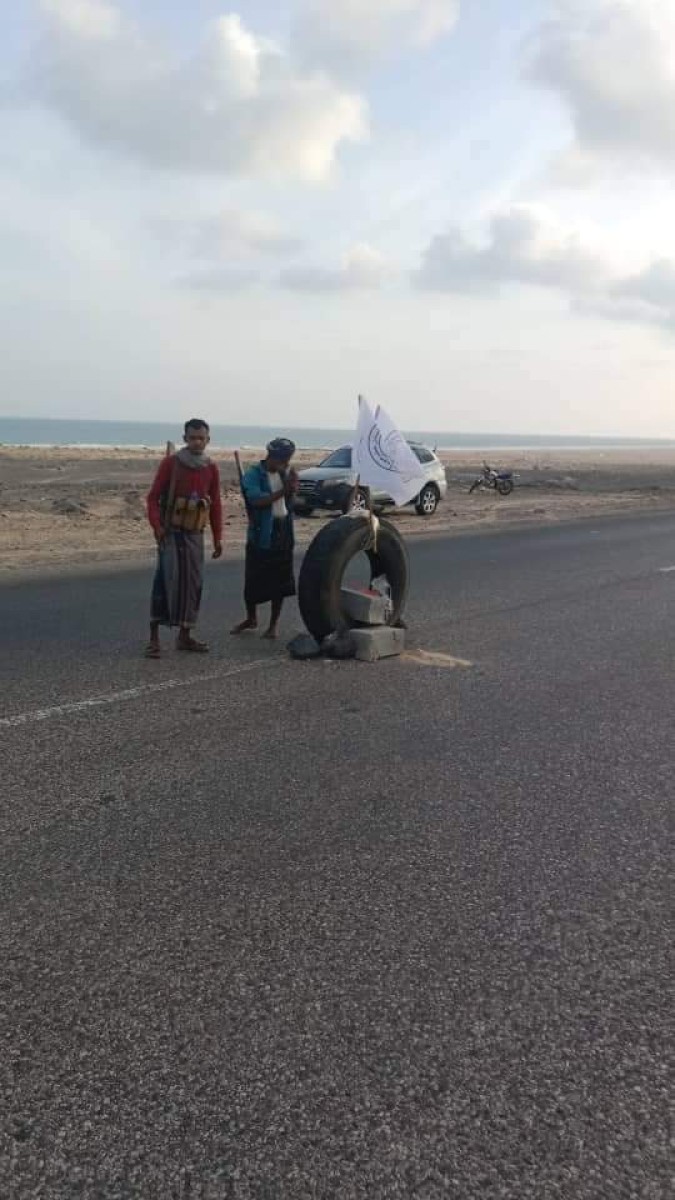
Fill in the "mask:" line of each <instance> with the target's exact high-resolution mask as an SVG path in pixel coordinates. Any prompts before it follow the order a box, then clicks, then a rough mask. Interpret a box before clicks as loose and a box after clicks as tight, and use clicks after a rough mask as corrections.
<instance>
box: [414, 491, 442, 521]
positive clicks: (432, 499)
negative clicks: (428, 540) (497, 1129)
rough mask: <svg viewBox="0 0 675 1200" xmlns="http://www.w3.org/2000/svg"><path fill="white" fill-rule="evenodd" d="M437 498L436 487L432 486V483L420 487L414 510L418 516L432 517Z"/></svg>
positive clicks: (438, 498) (436, 505) (436, 506)
mask: <svg viewBox="0 0 675 1200" xmlns="http://www.w3.org/2000/svg"><path fill="white" fill-rule="evenodd" d="M439 500H440V496H439V493H438V488H436V487H434V485H433V483H428V484H427V485H426V487H423V488H422V491H421V492H420V494H419V496H418V497H417V503H416V505H415V512H416V513H417V514H418V516H420V517H433V515H434V513H435V512H436V509H437V508H438V502H439Z"/></svg>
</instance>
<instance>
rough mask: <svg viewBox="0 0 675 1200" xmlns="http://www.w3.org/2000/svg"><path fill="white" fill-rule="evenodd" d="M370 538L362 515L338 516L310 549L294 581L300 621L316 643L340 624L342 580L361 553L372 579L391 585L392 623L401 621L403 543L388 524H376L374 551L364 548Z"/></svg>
mask: <svg viewBox="0 0 675 1200" xmlns="http://www.w3.org/2000/svg"><path fill="white" fill-rule="evenodd" d="M370 539H371V533H370V523H369V521H368V519H367V518H366V517H363V518H361V517H351V516H350V517H338V519H337V520H336V521H330V522H329V523H328V524H327V525H324V526H323V528H322V529H321V530H320V531H319V533H318V534H317V535H316V537H315V538H314V541H313V542H312V544H311V545H310V546H309V548H308V550H307V552H306V554H305V557H304V560H303V563H302V567H301V570H300V578H299V580H298V604H299V607H300V613H301V615H302V619H303V621H304V622H305V625H306V626H307V628H308V630H309V632H310V633H311V634H312V637H313V638H315V639H316V641H317V642H322V641H323V639H324V638H325V637H328V634H329V633H333V632H334V631H335V630H336V629H338V628H339V626H340V625H341V624H342V622H343V620H344V615H343V613H342V596H341V591H342V580H343V578H344V574H345V571H346V569H347V566H348V564H349V563H350V562H351V560H352V559H353V558H356V556H357V554H361V553H363V552H365V553H366V554H367V555H368V558H369V560H370V570H371V577H372V578H373V579H375V578H377V576H378V575H384V576H385V577H386V579H387V580H388V582H389V586H390V588H391V601H392V608H393V612H392V617H391V623H392V625H395V624H396V623H397V622H398V621H399V620H400V619H401V617H402V615H403V609H404V607H405V602H406V598H407V595H408V578H409V566H408V552H407V550H406V547H405V543H404V541H403V539H402V537H401V535H400V533H399V532H398V530H397V529H396V528H395V526H393V525H392V524H390V522H389V521H381V522H380V526H379V530H378V534H377V551H373V550H368V549H366V547H368V546H369V545H370Z"/></svg>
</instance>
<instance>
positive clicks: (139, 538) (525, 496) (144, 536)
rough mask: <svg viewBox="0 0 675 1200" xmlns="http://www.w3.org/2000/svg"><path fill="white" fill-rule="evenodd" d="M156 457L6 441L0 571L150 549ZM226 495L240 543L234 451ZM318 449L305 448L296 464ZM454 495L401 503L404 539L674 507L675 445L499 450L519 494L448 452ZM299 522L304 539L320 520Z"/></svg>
mask: <svg viewBox="0 0 675 1200" xmlns="http://www.w3.org/2000/svg"><path fill="white" fill-rule="evenodd" d="M160 456H161V455H160V454H159V453H158V454H157V455H155V456H151V455H149V454H148V452H147V451H130V450H115V449H78V450H73V449H66V448H56V449H32V448H23V447H21V448H7V447H5V448H2V449H0V578H2V577H4V578H13V577H16V576H17V575H21V574H25V573H31V574H32V573H34V572H35V571H43V570H45V569H51V570H57V571H61V570H64V569H69V568H72V567H77V566H82V567H89V566H94V565H104V564H114V563H120V564H121V563H127V562H134V561H136V562H138V561H148V562H150V561H151V560H152V558H153V554H154V543H153V540H152V534H151V531H150V529H149V526H148V524H147V521H146V519H145V515H144V496H145V493H146V492H147V489H148V486H149V483H150V480H151V478H152V475H153V471H154V469H155V467H156V465H157V462H158V461H159V458H160ZM214 457H215V458H216V459H217V461H218V462H219V465H220V467H221V472H222V478H223V490H224V494H225V542H226V547H227V549H228V550H229V551H232V552H234V553H237V552H240V551H241V548H242V546H243V543H244V539H245V533H246V522H245V519H244V514H243V509H242V504H241V499H240V496H239V490H238V486H237V476H236V471H235V466H234V461H233V459H232V456H231V455H228V454H225V453H222V454H221V453H218V452H214ZM321 457H322V455H321V453H320V452H316V453H313V454H309V453H303V454H301V455H299V456H298V458H297V459H296V465H297V467H298V468H299V469H301V468H302V467H303V466H309V465H312V464H314V463H316V462H317V461H318V460H319V459H320V458H321ZM441 457H442V458H443V461H444V464H445V466H446V473H447V477H448V484H449V490H448V496H447V499H446V500H445V501H444V502H443V504H442V505H441V506H440V507H439V509H438V512H437V513H436V515H435V516H434V517H433V518H431V519H430V520H424V519H422V518H420V517H417V516H416V515H415V513H414V512H413V511H412V510H402V511H398V512H394V513H393V514H392V515H393V520H394V521H395V522H396V524H397V525H398V526H399V528H400V529H401V531H402V532H403V533H405V535H406V536H429V535H433V534H438V533H452V532H461V531H466V530H469V529H481V528H489V527H491V526H492V527H494V526H505V525H515V524H518V523H525V524H532V523H541V524H549V523H558V522H561V521H570V520H575V519H577V518H581V517H587V516H594V515H608V514H612V513H627V512H653V511H655V510H659V509H668V508H674V507H675V449H662V450H607V451H606V452H601V451H598V450H588V451H580V450H577V451H570V452H560V451H555V452H551V453H546V452H544V451H536V452H534V451H528V452H520V453H517V452H508V453H501V454H500V455H499V457H498V461H497V462H496V463H495V464H493V465H498V466H500V467H504V468H512V469H513V470H515V471H517V472H519V479H518V480H517V488H516V491H515V492H514V494H513V495H512V496H510V497H508V498H505V499H501V498H499V497H496V496H494V495H493V494H491V493H485V492H478V493H476V494H474V495H473V496H470V495H469V494H468V488H469V485H470V483H471V480H472V479H473V478H474V477H475V476H476V474H478V472H479V470H480V462H481V456H480V455H477V454H475V453H470V452H468V451H463V452H457V453H452V452H448V453H445V454H443V455H442V456H441ZM325 519H330V518H324V517H321V516H314V517H312V518H311V519H308V520H307V519H305V520H299V521H298V522H297V532H298V541H299V543H300V545H304V544H307V543H308V542H309V541H311V539H312V537H313V536H314V535H315V533H316V532H317V529H318V528H319V523H320V521H321V520H325Z"/></svg>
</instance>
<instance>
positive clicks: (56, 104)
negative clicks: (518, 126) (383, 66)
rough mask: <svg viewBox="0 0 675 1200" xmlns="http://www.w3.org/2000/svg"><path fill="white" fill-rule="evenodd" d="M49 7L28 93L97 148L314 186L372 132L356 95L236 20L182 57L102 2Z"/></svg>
mask: <svg viewBox="0 0 675 1200" xmlns="http://www.w3.org/2000/svg"><path fill="white" fill-rule="evenodd" d="M41 12H42V17H43V27H42V34H41V36H40V37H39V38H38V39H37V41H36V43H35V45H34V47H33V52H32V57H31V61H30V64H29V67H28V71H27V75H26V77H25V78H24V80H23V95H24V97H26V98H29V99H37V100H38V101H40V102H41V103H43V104H44V105H46V106H47V107H49V108H50V109H52V110H53V111H55V112H57V113H59V114H60V115H61V117H62V118H64V119H65V120H66V121H67V122H69V124H70V125H71V126H72V127H73V128H75V129H76V130H77V132H78V133H79V134H80V136H81V137H82V138H83V139H85V140H86V141H88V142H91V143H93V144H95V145H96V146H104V147H107V148H109V149H113V150H116V151H118V152H121V153H124V154H126V155H128V156H130V157H133V158H135V159H137V160H139V161H141V162H142V163H144V164H146V165H149V166H153V167H159V168H169V169H173V170H179V171H188V172H189V171H192V172H217V173H224V174H251V175H265V176H272V177H294V178H299V179H302V180H309V181H318V180H322V179H324V178H325V177H327V176H328V175H329V174H330V172H331V169H332V168H333V166H334V163H335V160H336V155H337V153H338V150H339V147H340V146H341V145H342V144H343V143H345V142H355V141H360V140H362V139H363V138H365V137H366V134H367V119H366V111H365V105H364V102H363V100H362V99H361V97H360V96H358V95H356V94H353V93H351V92H349V91H346V90H344V89H341V88H340V87H338V86H337V85H336V84H335V83H334V82H333V81H332V80H331V79H330V78H329V77H328V76H327V75H325V74H324V73H322V72H319V71H304V72H302V71H298V70H297V68H296V67H295V65H294V63H293V62H292V61H291V59H290V58H289V56H288V54H287V53H285V52H284V50H283V49H281V48H280V47H279V46H277V45H275V44H274V43H273V42H271V41H268V40H265V39H264V38H260V37H257V36H256V35H255V34H254V33H252V32H251V31H250V30H249V29H247V28H246V26H245V25H244V24H243V22H242V21H241V19H240V18H239V17H238V16H236V15H229V16H222V17H220V18H218V19H217V20H215V21H213V22H212V23H211V24H210V25H209V26H208V27H207V29H206V31H205V34H204V37H203V40H202V43H201V45H200V47H199V48H198V49H197V51H195V52H194V53H192V54H190V55H186V56H185V57H183V58H180V57H178V56H176V55H175V54H174V53H172V52H171V51H170V50H168V49H167V48H166V47H164V46H162V45H160V44H158V43H157V41H156V40H155V39H154V38H153V37H151V36H150V35H149V34H146V33H144V31H143V30H142V29H141V28H140V27H139V26H138V25H136V24H135V23H133V22H132V21H130V20H129V19H127V17H126V16H125V15H124V14H123V13H122V11H121V9H120V8H118V7H117V6H116V5H115V4H113V3H106V2H104V0H41Z"/></svg>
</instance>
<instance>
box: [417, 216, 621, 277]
mask: <svg viewBox="0 0 675 1200" xmlns="http://www.w3.org/2000/svg"><path fill="white" fill-rule="evenodd" d="M608 277H609V269H608V266H607V264H606V263H605V262H604V260H603V259H602V257H601V256H600V255H598V254H596V253H595V252H593V251H592V250H590V249H588V248H586V247H585V246H584V245H583V243H582V241H581V239H580V237H579V235H578V234H576V233H570V232H569V231H566V230H563V229H561V228H560V227H559V226H557V225H556V223H555V222H554V221H553V220H552V219H551V218H550V217H548V216H543V215H541V214H539V213H537V212H536V211H535V210H533V209H529V208H526V207H522V206H521V207H514V208H511V209H509V210H508V211H506V212H504V213H498V214H496V215H495V216H493V218H492V220H491V221H490V224H489V231H488V237H487V240H486V241H485V242H484V243H483V244H476V243H475V242H473V241H471V240H469V239H468V238H467V237H466V235H465V234H464V232H463V231H462V230H461V229H460V228H457V227H455V228H453V229H451V230H450V231H449V232H448V233H445V234H440V235H438V236H436V237H434V238H433V239H432V240H431V242H430V243H429V246H428V247H427V249H426V251H425V253H424V256H423V260H422V267H421V270H420V271H419V272H418V273H417V275H416V282H417V284H418V285H419V286H420V287H422V288H426V289H429V290H433V291H467V290H484V289H486V288H490V287H494V286H498V285H501V284H509V283H520V284H534V285H537V286H540V287H549V288H561V289H563V290H565V291H573V292H576V291H582V292H586V291H589V290H591V291H594V290H597V288H599V287H601V286H602V285H603V283H605V282H606V280H607V279H608Z"/></svg>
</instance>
